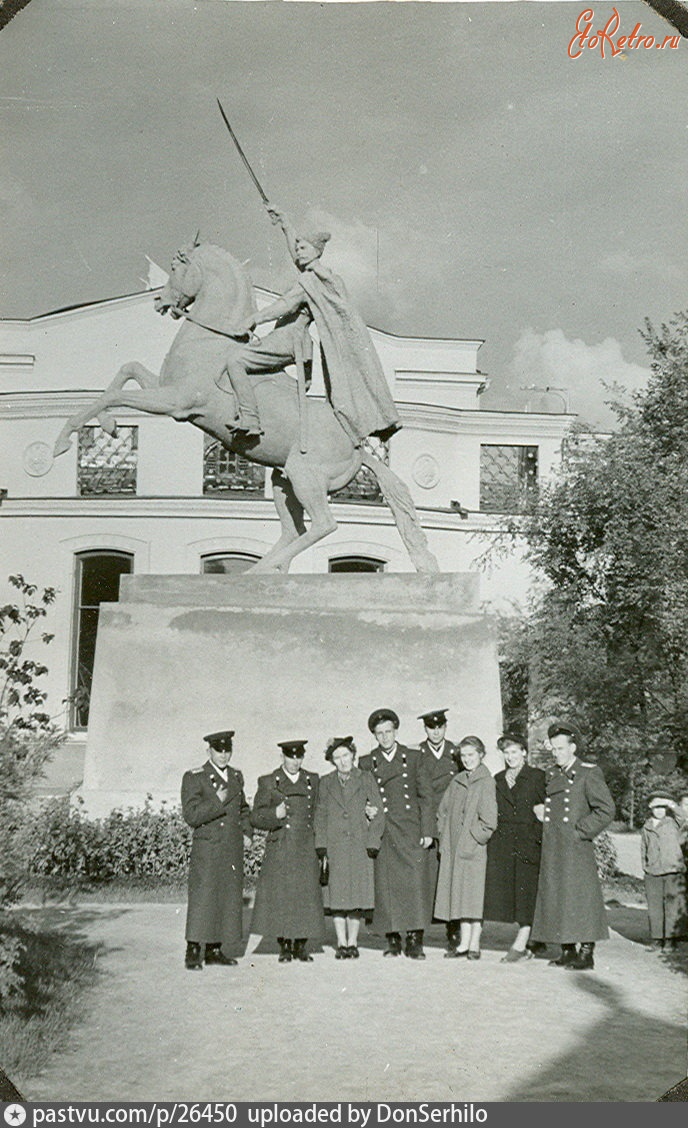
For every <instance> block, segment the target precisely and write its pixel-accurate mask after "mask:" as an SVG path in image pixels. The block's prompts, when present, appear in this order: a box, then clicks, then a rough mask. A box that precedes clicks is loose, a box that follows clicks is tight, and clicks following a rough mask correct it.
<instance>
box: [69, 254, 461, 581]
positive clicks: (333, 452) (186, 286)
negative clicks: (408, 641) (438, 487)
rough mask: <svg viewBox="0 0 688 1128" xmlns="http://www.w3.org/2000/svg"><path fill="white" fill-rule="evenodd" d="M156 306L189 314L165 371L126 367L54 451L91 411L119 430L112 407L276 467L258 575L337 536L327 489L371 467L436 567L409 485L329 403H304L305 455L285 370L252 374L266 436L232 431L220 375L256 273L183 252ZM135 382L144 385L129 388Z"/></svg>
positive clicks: (227, 260) (423, 565)
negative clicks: (169, 422) (269, 536)
mask: <svg viewBox="0 0 688 1128" xmlns="http://www.w3.org/2000/svg"><path fill="white" fill-rule="evenodd" d="M155 308H156V310H157V311H158V313H162V314H164V313H167V312H170V313H171V315H172V317H175V318H184V324H183V325H182V326H181V328H180V329H179V332H178V333H177V335H176V337H175V338H174V341H173V342H172V345H171V347H170V351H169V352H168V354H167V356H166V357H165V359H164V361H163V364H162V368H161V369H160V376H156V375H155V373H154V372H151V371H149V369H147V368H145V367H144V365H142V364H139V363H138V361H129V362H128V363H127V364H124V365H123V366H122V367H121V368H120V370H119V372H118V373H117V375H116V376H115V378H114V380H113V381H112V383H111V384H110V385H109V386H108V387H107V388H106V390H105V391H104V392H103V394H102V395H100V396H99V397H98V398H97V399H96V400H95V401H94V402H93V404H91V406H90V407H88V408H86V409H85V410H84V411H82V412H81V413H80V414H78V415H74V416H72V417H71V419H69V420H68V421H67V423H66V424H65V426H64V427H63V429H62V431H61V432H60V435H59V437H58V439H57V442H56V444H55V455H56V456H57V455H59V454H63V453H64V451H66V450H68V449H69V447H70V445H71V436H72V434H73V433H74V432H75V431H78V430H79V428H80V427H82V426H83V425H84V424H85V423H87V422H88V421H89V419H92V418H93V417H94V416H97V417H98V420H99V422H100V424H101V426H102V427H103V429H104V430H105V431H107V432H108V434H110V435H114V434H115V433H116V429H117V425H116V423H115V419H114V417H113V415H112V414H111V411H112V409H113V408H117V407H128V408H136V409H138V410H139V411H145V412H148V413H151V414H154V415H168V416H170V417H171V418H172V419H176V420H178V421H188V422H190V423H193V425H194V426H195V427H199V428H200V429H201V430H202V431H205V432H206V434H208V435H211V436H212V437H213V438H214V439H218V440H219V441H220V442H221V443H222V445H223V446H224V447H226V448H227V450H231V451H234V452H235V453H237V454H240V455H242V456H243V457H244V458H247V459H249V461H251V462H257V463H260V464H261V465H263V466H271V467H272V468H273V469H272V483H273V492H274V500H275V506H276V508H277V513H278V515H279V519H280V524H281V529H282V531H281V536H280V538H279V540H278V541H277V543H276V544H275V545H274V546H273V547H272V548H271V549H270V550H269V552H268V553H267V554H266V555H265V556H264V557H263V558H262V560H259V561H258V562H257V563H256V564H255V565H254V566H253V568H252V569H251V571H254V572H286V571H288V569H289V565H290V563H291V561H292V560H293V559H294V557H295V556H297V555H298V554H299V553H300V552H303V551H304V549H306V548H309V547H310V546H311V545H313V544H315V543H316V542H317V541H319V540H322V539H323V537H326V536H327V535H328V534H329V533H332V532H334V530H335V529H336V528H337V523H336V521H335V519H334V516H333V514H332V510H331V508H330V505H329V500H328V493H329V492H330V491H332V490H338V489H341V488H342V487H343V486H345V485H346V484H347V483H348V482H350V481H351V479H352V478H354V477H355V476H356V474H357V473H358V471H359V470H360V468H361V466H362V465H365V466H367V467H369V469H370V470H371V471H372V472H373V474H374V475H375V477H376V478H377V480H378V483H379V485H380V488H381V490H382V493H383V496H384V498H385V501H386V502H387V504H388V505H389V506H390V509H391V510H392V514H393V516H394V520H395V522H396V525H397V528H398V529H399V532H400V534H401V537H402V539H403V541H404V544H405V545H406V548H407V549H408V552H409V555H410V557H411V560H412V562H413V564H414V565H415V567H416V569H417V570H418V571H419V572H437V571H439V567H438V564H437V561H436V559H435V557H434V556H433V555H432V553H431V552H430V551H429V549H428V547H427V541H426V538H425V534H424V533H423V531H422V529H421V528H420V524H419V522H418V518H417V515H416V511H415V506H414V504H413V500H412V498H411V495H410V493H409V490H408V488H407V487H406V486H405V485H404V483H403V482H402V481H401V479H400V478H398V477H397V475H396V474H394V473H393V472H392V471H391V470H390V469H389V467H388V466H385V465H384V463H383V462H381V461H380V460H379V459H377V458H375V457H373V456H372V455H370V454H369V453H368V452H366V451H363V450H361V449H360V448H358V447H355V446H354V444H353V443H352V441H351V439H350V438H349V437H348V435H347V434H346V433H345V431H344V429H343V428H342V427H341V425H340V423H339V422H338V420H337V418H336V416H335V414H334V412H333V410H332V408H331V407H330V405H329V403H326V402H324V401H317V400H311V399H306V401H305V411H306V413H307V417H306V430H307V433H308V436H309V441H308V451H307V452H306V453H303V452H302V451H301V449H300V443H299V435H300V419H299V399H298V395H297V387H296V383H295V381H293V380H291V379H290V378H289V377H288V376H287V375H286V373H277V374H276V375H267V376H255V377H253V378H252V379H253V380H254V387H255V393H256V399H257V401H258V407H259V411H260V418H261V422H262V426H263V428H264V434H263V435H260V436H248V435H246V434H243V433H241V432H237V431H236V430H234V420H235V415H236V410H235V402H234V397H233V395H232V393H231V391H230V390H229V384H228V383H227V382H226V380H225V381H223V380H222V377H223V373H224V370H225V364H226V361H227V358H228V357H229V356H230V355H231V353H232V351H233V350H236V351H238V350H239V349H241V348H242V346H243V343H244V341H245V337H242V336H241V334H242V333H243V330H242V329H241V328H240V327H241V326H242V325H244V324H245V323H246V321H247V320H248V318H249V316H250V314H251V313H252V312H254V311H255V299H254V295H253V288H252V286H251V282H250V279H249V277H248V274H247V273H246V271H245V270H244V268H243V266H242V265H241V263H239V262H238V261H237V259H235V258H234V257H233V256H232V255H230V254H229V252H228V251H225V250H223V249H222V248H221V247H216V246H213V245H212V244H210V243H202V244H200V245H198V244H193V245H192V246H191V247H187V248H185V249H183V250H180V251H177V253H176V254H175V256H174V258H173V260H172V266H171V270H170V276H169V280H168V282H167V284H166V285H165V286H164V287H163V289H162V290H161V292H160V294H159V295H158V297H157V298H156V299H155ZM130 380H133V381H135V382H136V383H137V384H138V385H139V389H140V390H134V389H125V385H126V384H127V383H128V382H129V381H130ZM225 384H226V389H225ZM304 515H306V516H307V517H308V518H309V521H310V524H309V526H308V527H306V524H305V521H304Z"/></svg>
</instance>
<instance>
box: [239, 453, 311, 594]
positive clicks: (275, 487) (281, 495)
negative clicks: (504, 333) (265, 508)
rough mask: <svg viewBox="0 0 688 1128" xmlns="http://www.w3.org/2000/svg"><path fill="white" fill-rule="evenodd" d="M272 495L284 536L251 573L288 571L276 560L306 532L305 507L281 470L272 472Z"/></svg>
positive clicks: (250, 569)
mask: <svg viewBox="0 0 688 1128" xmlns="http://www.w3.org/2000/svg"><path fill="white" fill-rule="evenodd" d="M272 493H273V499H274V502H275V509H276V510H277V515H278V517H279V519H280V525H281V526H282V535H281V537H280V539H279V540H278V541H277V543H276V544H274V545H273V546H272V548H271V549H270V551H269V552H266V554H265V556H263V557H262V559H260V560H259V561H258V563H257V564H254V565H253V567H252V568H249V571H250V572H279V571H283V570H284V571H286V568H285V567H284V566H283V565H282V566H280V565H279V564H276V563H275V560H276V559H279V558H281V556H282V552H283V550H284V549H285V548H287V547H288V546H289V545H290V544H293V543H294V541H296V540H297V538H298V537H299V536H301V535H303V533H305V532H306V526H305V524H304V521H303V506H302V505H301V502H300V501H298V500H297V498H296V496H295V494H294V491H293V489H292V488H291V483H290V482H289V479H288V478H285V476H284V474H283V473H282V471H281V470H279V469H275V470H273V471H272Z"/></svg>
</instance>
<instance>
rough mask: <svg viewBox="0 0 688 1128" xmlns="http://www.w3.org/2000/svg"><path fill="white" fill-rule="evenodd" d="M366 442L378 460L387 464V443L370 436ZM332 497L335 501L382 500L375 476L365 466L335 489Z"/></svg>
mask: <svg viewBox="0 0 688 1128" xmlns="http://www.w3.org/2000/svg"><path fill="white" fill-rule="evenodd" d="M366 444H367V445H370V446H371V448H372V450H373V453H374V454H375V455H376V456H377V457H378V458H379V459H380V462H384V464H385V466H389V444H388V443H385V442H382V440H381V439H374V438H370V439H367V440H366ZM332 497H333V498H334V499H335V500H336V501H369V502H371V501H380V502H381V501H384V498H383V496H382V491H381V489H380V487H379V485H378V482H377V478H376V477H375V475H374V474H373V472H372V470H369V469H368V467H367V466H362V467H361V469H360V470H359V471H358V474H357V475H356V477H355V478H352V479H351V481H350V482H349V483H348V484H347V485H346V486H343V487H342V488H341V490H336V491H335V492H334V493H333V494H332Z"/></svg>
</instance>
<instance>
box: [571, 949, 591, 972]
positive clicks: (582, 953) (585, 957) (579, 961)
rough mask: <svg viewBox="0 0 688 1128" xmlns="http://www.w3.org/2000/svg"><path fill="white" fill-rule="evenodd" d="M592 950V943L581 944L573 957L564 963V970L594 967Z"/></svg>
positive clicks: (584, 969) (581, 969)
mask: <svg viewBox="0 0 688 1128" xmlns="http://www.w3.org/2000/svg"><path fill="white" fill-rule="evenodd" d="M594 951H595V945H594V944H581V946H580V948H579V949H578V953H577V955H576V957H575V959H573V960H569V962H568V963H567V964H566V970H567V971H592V970H593V969H594V967H595V961H594V959H593V958H592V954H593V952H594Z"/></svg>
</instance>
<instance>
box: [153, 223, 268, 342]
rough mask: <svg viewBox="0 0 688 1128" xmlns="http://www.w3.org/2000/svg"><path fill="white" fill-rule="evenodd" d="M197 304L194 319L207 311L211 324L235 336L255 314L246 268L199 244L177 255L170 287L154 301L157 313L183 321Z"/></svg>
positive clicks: (220, 251) (226, 254) (210, 246)
mask: <svg viewBox="0 0 688 1128" xmlns="http://www.w3.org/2000/svg"><path fill="white" fill-rule="evenodd" d="M192 302H195V303H196V304H195V306H194V310H195V314H194V316H195V317H198V318H201V317H202V310H205V313H206V316H207V317H208V319H209V320H208V324H210V325H213V326H215V327H216V328H218V329H220V330H222V331H227V332H233V331H234V330H235V329H236V327H237V326H243V325H244V324H245V322H246V320H247V319H248V318H249V317H250V316H251V314H253V313H255V308H256V306H255V297H254V294H253V286H252V285H251V280H250V278H249V276H248V274H247V272H246V268H245V266H244V265H243V264H242V263H240V262H238V260H237V259H235V258H234V256H233V255H231V254H230V253H229V251H225V250H223V248H222V247H216V246H215V245H214V244H213V243H199V242H198V237H196V240H195V241H194V242H193V243H191V244H189V245H188V246H186V247H182V248H181V249H180V250H178V251H176V252H175V255H174V258H173V259H172V265H171V267H170V276H169V278H168V280H167V284H166V285H165V286H163V288H162V290H161V291H160V293H159V294H158V296H157V297H156V299H155V308H156V310H157V311H158V313H167V311H168V310H169V311H170V312H171V314H172V316H173V317H181V316H182V314H183V312H184V311H185V310H186V309H187V308H188V307H189V306H190V305H191V303H192Z"/></svg>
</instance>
